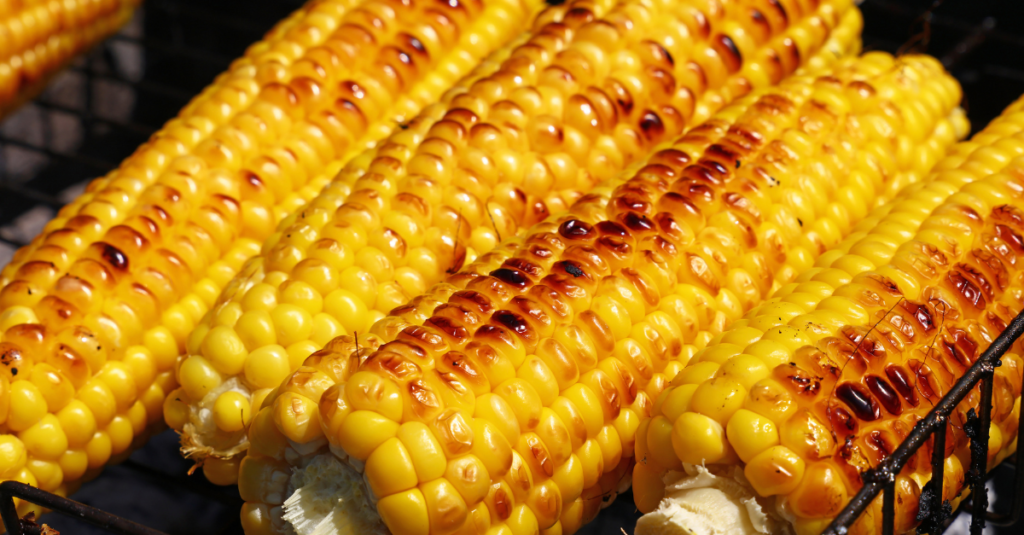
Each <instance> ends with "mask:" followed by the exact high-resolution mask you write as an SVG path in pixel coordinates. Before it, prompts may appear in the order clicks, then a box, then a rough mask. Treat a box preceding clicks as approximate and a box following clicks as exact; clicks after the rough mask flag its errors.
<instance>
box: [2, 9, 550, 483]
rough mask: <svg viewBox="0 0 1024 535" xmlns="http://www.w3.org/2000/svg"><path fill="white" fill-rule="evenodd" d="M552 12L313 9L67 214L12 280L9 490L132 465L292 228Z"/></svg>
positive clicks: (6, 420) (5, 328) (15, 265)
mask: <svg viewBox="0 0 1024 535" xmlns="http://www.w3.org/2000/svg"><path fill="white" fill-rule="evenodd" d="M539 7H540V2H539V1H537V2H534V1H523V2H520V1H519V0H498V1H493V2H490V1H489V2H486V4H485V3H484V2H480V1H477V0H472V1H467V2H458V1H439V0H424V1H418V2H410V1H398V0H394V1H391V0H370V1H367V2H363V3H358V2H355V1H348V0H324V1H319V2H313V3H311V4H310V5H308V6H307V7H306V8H304V9H303V10H301V11H300V13H299V14H298V15H296V16H293V17H291V18H289V19H288V20H286V21H284V22H283V23H281V24H280V25H279V26H278V28H276V29H275V30H274V31H272V32H271V33H270V35H269V37H268V39H267V41H265V42H263V43H258V44H256V45H253V46H252V47H251V48H250V50H249V52H247V55H246V57H245V58H243V59H241V60H239V61H238V62H236V63H235V64H233V65H232V67H231V69H230V70H229V71H228V72H227V73H226V74H225V75H223V76H222V77H221V78H218V80H217V81H216V82H215V83H214V84H213V85H212V86H211V88H209V89H208V90H206V91H204V93H203V94H201V95H200V96H198V97H197V98H196V99H194V100H193V101H192V102H191V103H190V104H189V105H188V106H186V107H185V109H184V110H182V112H181V114H180V116H179V118H177V119H175V120H172V121H171V122H170V123H168V125H166V126H165V127H164V128H163V129H162V130H161V131H160V132H158V133H157V134H156V135H155V136H154V137H153V138H152V139H151V140H150V141H149V142H148V143H147V144H146V145H144V146H143V147H142V148H140V149H139V151H137V152H136V154H135V155H134V156H132V157H131V158H129V159H128V160H127V161H126V162H125V163H124V164H122V166H121V167H120V168H119V169H118V170H115V171H114V172H112V173H111V174H110V175H108V176H107V177H105V178H102V179H98V180H96V181H94V182H93V183H92V184H91V185H90V186H89V188H88V191H87V193H86V194H84V195H83V196H82V197H80V198H79V199H77V200H76V201H75V202H73V203H71V204H70V205H68V206H66V207H65V208H63V209H62V210H61V212H60V213H59V214H58V216H57V217H56V218H55V219H54V220H53V221H51V222H50V223H49V224H48V225H47V226H46V228H45V229H44V232H43V233H42V234H41V235H40V236H39V237H38V238H37V239H36V240H34V241H33V243H32V244H31V245H29V246H27V247H25V248H23V249H22V250H20V251H19V252H18V253H17V254H16V255H15V259H14V261H13V262H12V263H11V265H10V266H8V267H7V268H6V269H4V271H3V273H2V276H0V282H2V283H3V284H4V286H3V289H2V290H0V333H3V334H2V338H0V354H2V356H3V360H2V362H0V403H2V406H3V407H5V408H4V409H3V411H0V424H3V428H2V431H3V432H4V433H5V434H4V435H3V437H2V438H3V440H5V441H7V443H10V444H16V445H19V446H18V448H20V449H18V450H17V451H20V452H22V453H23V454H18V455H14V454H12V455H10V456H7V457H4V458H3V460H2V461H0V472H2V473H3V474H4V475H3V477H7V478H14V479H18V480H21V481H25V482H28V483H31V484H34V485H38V486H39V487H40V488H43V489H44V490H48V491H58V492H65V491H66V490H67V487H66V486H64V485H63V484H62V482H63V481H73V480H76V479H79V478H80V477H81V476H82V475H83V474H84V473H85V472H86V471H87V470H98V469H100V468H101V467H102V466H103V465H104V464H105V463H106V462H107V461H108V459H110V457H111V456H112V455H118V454H120V453H121V452H123V451H125V450H126V448H128V446H129V445H130V443H131V442H132V440H133V437H136V436H138V435H139V434H140V433H142V431H143V430H144V429H145V428H146V426H147V424H148V423H150V422H155V421H158V420H159V419H160V418H161V417H162V406H163V401H164V398H165V396H166V394H167V393H168V392H171V391H172V390H174V388H176V378H175V370H174V369H173V366H174V364H175V362H176V360H177V357H178V356H179V355H180V354H181V353H183V352H184V350H185V347H186V342H187V336H188V333H189V332H190V331H191V330H192V329H193V327H194V326H195V325H196V324H197V323H198V322H199V320H200V319H201V318H202V317H203V315H204V314H205V313H206V311H207V309H208V308H209V307H210V306H211V305H212V304H213V303H214V301H215V300H216V298H217V295H218V294H219V293H220V290H221V288H222V287H223V286H224V285H225V284H226V283H227V282H228V281H229V280H231V278H232V277H233V276H234V275H235V274H236V273H237V272H238V270H239V269H240V267H241V266H242V264H243V262H244V261H245V260H246V259H248V258H249V257H251V256H252V255H254V254H256V253H258V252H259V243H260V241H262V239H263V238H264V237H266V236H267V235H268V234H270V233H271V232H272V231H273V229H274V228H275V227H276V225H277V222H278V221H279V220H280V219H282V218H283V217H284V216H285V215H286V214H288V213H290V212H292V211H294V209H296V208H298V207H299V206H301V205H302V204H303V203H304V202H305V201H306V200H308V199H310V198H312V197H313V196H314V195H315V194H316V193H317V192H318V191H319V190H320V189H321V188H322V187H323V186H324V185H325V184H326V183H327V182H328V181H329V180H330V178H332V177H333V175H334V174H335V173H337V171H338V170H339V169H340V167H341V163H342V162H343V161H344V158H346V157H347V155H349V154H352V153H358V152H361V151H362V150H363V149H365V147H366V146H367V145H368V144H371V143H373V142H374V141H376V140H378V139H380V138H382V137H383V136H384V135H385V134H386V132H388V131H390V130H391V128H392V127H393V126H394V122H393V121H395V120H396V118H397V119H398V120H401V121H404V120H405V118H406V117H408V116H411V115H414V114H415V113H416V112H418V110H419V109H420V108H422V107H423V106H425V105H426V104H429V103H431V102H434V101H436V100H437V99H438V98H440V97H441V95H442V94H443V92H444V91H445V90H446V88H448V87H449V86H450V85H451V84H453V83H455V82H456V81H458V79H459V78H461V77H462V76H464V75H466V74H468V73H469V71H470V70H471V69H472V68H473V66H474V65H476V64H477V63H478V62H479V61H480V59H481V58H482V57H483V56H485V55H486V54H488V53H490V52H491V51H494V50H497V49H499V48H500V47H501V46H502V45H503V44H504V43H505V42H506V41H508V40H509V39H511V38H513V37H514V36H516V35H518V34H519V33H521V31H522V30H524V29H525V28H527V27H528V25H529V22H530V21H531V20H532V18H533V16H534V15H535V13H536V11H537V10H538V9H539ZM331 161H335V162H336V163H333V164H329V162H331ZM8 404H9V405H8ZM8 406H9V409H8V408H6V407H8ZM12 447H14V446H12ZM12 451H14V450H12ZM230 472H231V471H230V470H228V473H229V475H230V477H231V478H232V479H233V477H234V475H233V474H230ZM236 472H237V471H236ZM218 475H221V474H218ZM221 476H222V477H226V476H223V475H221Z"/></svg>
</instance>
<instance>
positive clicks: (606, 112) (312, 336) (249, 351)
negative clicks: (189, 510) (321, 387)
mask: <svg viewBox="0 0 1024 535" xmlns="http://www.w3.org/2000/svg"><path fill="white" fill-rule="evenodd" d="M787 14H788V15H787ZM541 21H544V17H542V18H541ZM860 23H861V19H860V13H859V11H857V10H856V9H855V8H852V7H851V6H850V4H849V2H846V1H845V0H838V1H832V2H821V3H820V4H819V3H807V4H803V3H799V2H782V3H777V2H775V3H773V2H765V1H751V2H746V1H741V2H722V3H721V4H719V3H718V2H710V3H708V2H702V1H694V2H669V1H659V2H653V3H650V4H648V3H643V2H632V1H630V2H622V3H620V4H619V5H617V6H615V7H614V9H611V11H610V12H609V11H608V6H601V5H598V4H593V5H592V4H591V3H590V2H586V3H579V5H578V6H577V4H572V5H571V6H570V7H569V9H568V10H567V11H565V15H564V17H563V18H561V19H559V20H557V21H555V20H551V21H550V22H549V23H547V24H543V25H542V24H538V28H537V29H536V30H535V32H533V34H532V36H531V37H530V39H529V40H528V41H527V42H526V43H524V44H522V45H521V46H519V47H517V48H516V49H515V51H513V52H512V53H511V56H510V57H509V58H508V59H507V60H506V61H505V62H503V64H502V65H501V67H500V68H499V69H498V71H497V72H496V73H494V74H493V75H491V76H488V77H486V78H484V79H482V80H480V81H478V82H476V83H475V84H473V85H472V87H470V88H469V90H468V91H465V92H461V93H458V94H454V95H452V99H451V101H450V103H446V106H444V107H437V108H436V109H430V110H428V111H427V112H425V115H426V117H427V118H429V120H431V121H436V122H435V123H434V124H433V125H431V126H430V127H429V130H428V131H427V133H426V135H425V136H422V135H417V134H415V133H414V132H411V131H404V132H398V133H396V134H395V135H393V136H392V138H391V139H390V140H389V141H388V143H387V144H386V145H385V146H384V147H383V148H381V150H380V151H378V152H376V153H374V154H375V157H374V158H373V159H372V161H371V163H370V164H368V165H360V163H361V158H359V159H357V160H356V161H355V163H354V164H353V165H352V167H353V169H350V170H346V171H343V172H342V173H341V174H340V175H339V178H338V180H336V181H335V183H333V184H332V185H331V186H330V187H329V188H327V189H326V190H325V192H324V194H322V195H321V196H320V197H319V198H318V199H316V200H315V201H313V202H312V203H311V204H310V206H309V208H308V209H306V210H303V211H302V213H301V214H298V215H296V216H295V217H292V218H289V219H287V220H285V221H284V222H283V223H282V225H281V226H280V227H279V230H278V232H277V233H275V234H274V235H272V236H271V237H270V239H269V240H268V241H267V242H266V243H265V244H264V248H263V255H262V257H261V258H260V259H259V260H258V261H257V264H255V265H253V266H250V269H247V270H246V272H245V273H243V274H242V279H241V281H239V282H238V283H237V284H235V283H233V284H232V287H231V288H229V291H228V292H226V294H225V295H227V296H229V297H230V301H228V302H226V303H224V304H222V305H220V306H219V308H218V309H217V310H215V311H214V312H213V313H212V314H211V315H209V316H208V318H207V319H208V321H207V322H204V323H203V324H202V325H201V326H199V327H198V328H197V329H196V330H195V331H194V333H193V337H192V339H191V343H190V344H189V348H188V349H189V355H190V356H189V358H188V359H187V360H186V361H184V363H183V364H182V366H181V369H180V372H179V379H180V381H181V385H182V389H181V390H180V391H178V392H176V393H175V395H174V396H171V398H169V399H170V401H168V411H167V420H168V422H169V423H170V424H171V425H172V427H175V428H179V429H182V430H183V435H184V438H183V450H184V451H186V452H187V453H189V454H192V455H193V456H196V457H199V458H202V457H203V456H206V455H210V454H212V455H214V456H215V457H217V458H221V459H223V458H226V457H230V456H232V455H235V454H238V453H239V452H241V451H244V449H245V447H246V443H247V438H246V429H247V426H248V421H249V419H250V417H251V416H248V415H251V414H252V413H253V411H252V408H251V407H253V406H256V407H259V405H260V402H261V401H262V399H263V398H264V397H265V396H266V395H267V393H269V392H270V390H271V389H272V388H274V387H276V386H278V385H279V384H280V383H281V381H282V380H283V379H284V378H285V377H286V376H287V375H288V374H289V373H291V372H292V371H293V370H295V368H296V367H298V365H300V364H301V363H302V361H303V359H304V358H305V357H306V356H308V355H309V354H310V353H311V352H312V351H315V350H316V349H319V348H320V347H322V346H323V344H325V343H326V342H327V341H329V340H330V339H332V338H334V337H335V336H338V335H343V334H355V333H359V332H363V333H365V332H366V331H368V330H369V327H370V326H371V325H372V324H373V323H374V322H375V321H376V320H377V319H379V318H381V317H383V316H384V314H386V313H387V312H388V311H390V310H392V309H393V308H395V307H397V306H399V305H402V304H403V303H405V302H407V301H408V300H409V299H410V298H412V297H414V296H416V295H419V294H421V293H422V292H424V291H425V290H426V289H427V288H429V287H430V286H431V285H433V284H434V283H436V282H438V281H440V280H441V279H442V278H443V277H444V276H445V274H446V273H452V272H455V271H457V270H458V269H459V268H460V267H461V266H462V265H464V264H465V263H466V262H467V261H472V260H473V259H474V258H475V257H476V256H477V255H479V254H482V253H485V252H487V251H489V250H491V249H492V248H493V247H494V246H495V245H497V243H498V242H499V241H500V238H502V237H505V238H509V237H512V236H515V235H516V234H517V233H519V232H520V231H521V230H522V229H524V228H527V227H529V226H530V225H532V224H533V223H535V222H537V221H540V220H541V219H543V218H544V217H545V216H547V215H548V214H549V213H553V212H558V211H561V210H562V209H564V208H565V207H566V206H568V205H569V204H571V203H572V202H573V201H574V200H576V199H578V198H580V196H581V195H582V194H583V192H585V191H587V190H588V189H589V188H590V187H591V186H592V185H594V184H595V183H596V182H597V181H599V180H602V179H608V178H611V177H613V176H615V173H616V172H617V171H619V170H621V169H623V168H624V167H625V166H627V165H630V164H631V163H633V162H636V161H638V160H639V159H641V158H642V157H643V156H644V155H645V153H647V152H648V151H650V150H651V149H652V148H653V147H654V146H655V145H656V144H657V143H659V142H661V141H663V140H665V139H669V138H670V136H675V135H677V134H678V133H680V132H681V131H682V130H683V128H684V127H685V126H686V125H688V124H692V123H693V122H695V121H702V120H704V119H706V118H707V117H708V116H709V115H710V114H711V113H712V112H714V111H715V110H717V109H719V108H720V107H721V106H722V105H723V104H724V103H727V102H730V101H732V100H734V99H735V98H738V97H740V96H742V95H745V94H747V93H748V92H749V91H750V90H751V88H753V87H762V86H767V85H770V84H772V83H777V82H778V81H779V80H781V79H782V77H783V76H785V75H787V74H789V73H791V72H793V71H794V70H795V69H796V68H798V67H799V66H801V65H802V64H805V65H810V66H811V67H817V66H825V65H828V64H830V63H831V62H834V61H835V60H836V58H837V57H841V56H843V55H845V54H847V53H849V52H851V51H856V49H857V48H859V41H858V39H857V38H856V34H857V32H858V31H859V29H860ZM833 38H834V39H833ZM823 49H827V52H826V53H823V54H819V53H818V52H819V51H821V50H823ZM802 58H806V61H801V59H802ZM431 114H434V115H433V116H431ZM424 120H427V119H424ZM232 292H233V295H232ZM222 311H223V313H222ZM186 404H188V405H190V406H189V407H186V406H185V405H186ZM207 462H212V463H217V462H219V461H217V460H215V459H211V460H209V461H207Z"/></svg>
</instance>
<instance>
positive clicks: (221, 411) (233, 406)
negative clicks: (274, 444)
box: [168, 391, 252, 433]
mask: <svg viewBox="0 0 1024 535" xmlns="http://www.w3.org/2000/svg"><path fill="white" fill-rule="evenodd" d="M251 418H252V408H251V407H250V406H249V399H248V398H246V396H243V395H242V394H240V393H238V392H233V391H229V392H225V393H223V394H221V395H220V396H218V397H217V401H215V402H214V404H213V421H214V423H215V424H217V427H218V428H220V429H221V430H222V431H227V432H229V433H230V432H233V431H241V430H242V429H245V428H247V427H248V426H249V420H250V419H251ZM168 423H170V422H168Z"/></svg>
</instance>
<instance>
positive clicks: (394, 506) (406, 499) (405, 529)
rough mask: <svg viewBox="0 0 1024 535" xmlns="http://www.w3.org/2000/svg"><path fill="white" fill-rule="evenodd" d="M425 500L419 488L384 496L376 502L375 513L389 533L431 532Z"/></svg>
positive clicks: (423, 533)
mask: <svg viewBox="0 0 1024 535" xmlns="http://www.w3.org/2000/svg"><path fill="white" fill-rule="evenodd" d="M427 510H428V505H427V500H426V498H425V497H424V496H423V492H421V491H420V489H418V488H417V489H410V490H407V491H404V492H397V493H395V494H392V495H390V496H385V497H383V498H381V499H380V501H378V502H377V513H378V514H380V518H381V520H382V521H384V525H385V526H387V527H388V531H390V532H391V533H403V534H408V535H428V534H429V533H432V530H431V520H430V516H429V514H428V512H427Z"/></svg>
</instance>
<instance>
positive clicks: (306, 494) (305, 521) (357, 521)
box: [282, 455, 388, 535]
mask: <svg viewBox="0 0 1024 535" xmlns="http://www.w3.org/2000/svg"><path fill="white" fill-rule="evenodd" d="M289 488H293V489H295V490H294V492H292V494H291V496H289V497H288V499H287V500H285V502H284V514H283V515H282V519H284V520H285V521H286V522H288V524H290V525H291V527H292V529H294V530H295V533H296V534H297V535H353V534H359V535H388V530H387V528H386V527H385V526H384V523H383V522H382V521H381V519H380V516H379V515H378V514H377V508H376V507H374V505H373V503H372V501H371V500H372V497H371V496H370V493H369V490H368V489H367V488H366V484H365V483H364V481H363V476H362V474H360V473H359V472H357V471H356V470H355V469H354V468H352V467H351V466H348V465H347V464H345V463H343V462H341V461H339V460H338V459H337V458H336V457H334V456H333V455H316V456H315V457H313V458H312V459H311V460H310V462H309V463H308V464H306V466H305V467H302V468H295V469H293V471H292V476H291V481H290V482H289Z"/></svg>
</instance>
